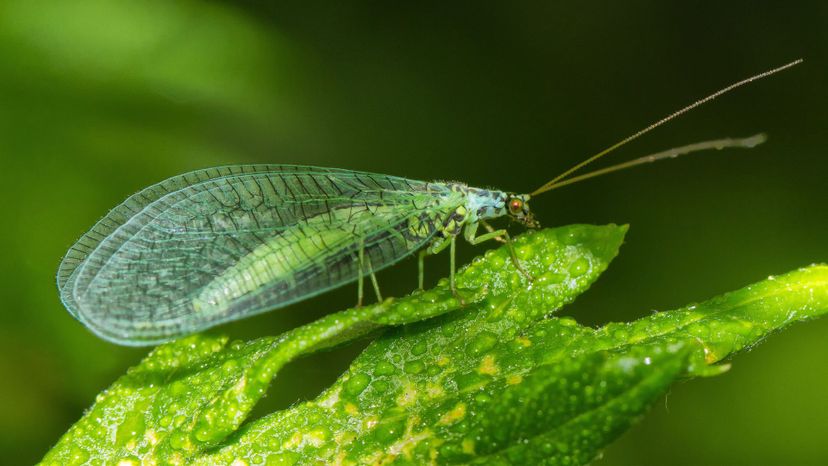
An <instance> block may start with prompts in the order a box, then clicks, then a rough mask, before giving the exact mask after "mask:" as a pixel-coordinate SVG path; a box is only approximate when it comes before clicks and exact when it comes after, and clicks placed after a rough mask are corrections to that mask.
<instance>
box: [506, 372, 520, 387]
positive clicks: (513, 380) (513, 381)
mask: <svg viewBox="0 0 828 466" xmlns="http://www.w3.org/2000/svg"><path fill="white" fill-rule="evenodd" d="M521 382H523V376H522V375H520V374H512V375H510V376H509V377H506V383H508V384H509V385H517V384H519V383H521Z"/></svg>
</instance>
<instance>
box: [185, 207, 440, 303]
mask: <svg viewBox="0 0 828 466" xmlns="http://www.w3.org/2000/svg"><path fill="white" fill-rule="evenodd" d="M396 215H398V209H397V208H396V207H395V206H381V205H380V206H365V207H364V208H361V209H352V208H347V209H338V210H332V211H331V212H329V213H323V214H320V215H317V216H315V217H312V218H310V219H308V220H307V221H303V222H299V223H297V224H296V225H294V226H291V227H290V228H287V229H285V230H283V231H281V232H279V233H278V234H277V235H275V236H272V237H271V238H269V239H267V240H266V241H265V242H263V243H262V244H261V245H260V246H258V247H257V248H255V249H254V250H252V251H251V252H250V253H249V254H247V255H246V256H244V257H242V258H241V259H240V260H239V261H238V262H237V263H236V264H235V265H233V266H231V267H229V268H228V269H226V270H225V271H224V272H223V273H221V274H220V275H219V276H217V277H216V278H215V279H214V280H213V281H212V282H210V283H209V284H208V285H207V286H206V287H204V288H203V289H202V290H201V292H200V293H199V295H198V296H197V297H195V298H194V299H193V303H192V304H193V308H194V309H195V310H196V311H204V310H210V311H216V310H223V309H225V308H226V307H227V306H228V305H229V304H231V303H233V302H234V301H235V300H237V299H239V298H243V297H249V296H251V295H254V294H256V293H257V291H259V290H261V289H263V288H265V287H266V288H268V290H269V292H274V291H276V289H278V288H283V289H290V288H293V289H295V288H298V287H300V286H302V281H303V278H304V277H305V276H306V275H307V271H308V270H327V271H328V272H329V273H330V274H334V273H335V271H336V270H337V266H338V264H339V263H340V262H351V263H353V262H354V261H356V260H357V257H358V254H359V249H360V248H365V250H366V251H367V257H368V259H369V260H371V257H372V255H375V254H372V252H373V251H374V250H375V248H376V247H377V246H378V245H379V244H380V243H382V242H383V241H384V242H385V243H387V244H390V245H392V250H391V251H389V252H390V253H391V254H394V255H398V256H400V257H404V256H405V255H407V254H408V253H409V252H411V251H413V250H416V249H417V248H418V246H419V245H420V244H422V242H423V241H425V240H427V239H428V238H430V237H431V236H433V235H434V234H435V232H436V230H438V229H440V228H441V227H442V226H443V223H444V218H445V216H444V215H441V214H440V213H439V212H437V213H435V212H428V213H417V214H413V215H412V216H411V217H409V218H408V219H406V220H404V221H402V222H396V223H395V222H394V221H392V220H390V219H393V218H395V216H396Z"/></svg>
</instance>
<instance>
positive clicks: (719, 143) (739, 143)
mask: <svg viewBox="0 0 828 466" xmlns="http://www.w3.org/2000/svg"><path fill="white" fill-rule="evenodd" d="M767 140H768V138H767V136H765V135H764V134H762V133H759V134H754V135H753V136H750V137H747V138H741V139H733V138H724V139H715V140H712V141H703V142H696V143H693V144H688V145H686V146H681V147H674V148H672V149H667V150H665V151H661V152H656V153H655V154H650V155H645V156H644V157H639V158H637V159H635V160H630V161H628V162H623V163H619V164H617V165H612V166H610V167H606V168H601V169H599V170H595V171H592V172H589V173H585V174H583V175H578V176H573V177H572V178H567V179H565V180H561V181H558V182H557V183H555V184H553V185H550V186H548V187H547V188H546V189H544V190H543V191H541V192H546V191H551V190H553V189H557V188H560V187H562V186H566V185H570V184H573V183H577V182H579V181H584V180H588V179H590V178H595V177H596V176H601V175H606V174H607V173H612V172H617V171H618V170H624V169H627V168H632V167H635V166H637V165H643V164H645V163H651V162H657V161H659V160H664V159H674V158H676V157H679V156H682V155H686V154H692V153H693V152H699V151H703V150H710V149H717V150H720V149H730V148H740V149H752V148H754V147H756V146H758V145H759V144H762V143H763V142H765V141H767Z"/></svg>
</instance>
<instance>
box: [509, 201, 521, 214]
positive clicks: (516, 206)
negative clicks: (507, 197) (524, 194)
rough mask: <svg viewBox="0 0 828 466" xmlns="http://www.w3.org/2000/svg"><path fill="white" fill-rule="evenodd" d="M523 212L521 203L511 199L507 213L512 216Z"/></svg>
mask: <svg viewBox="0 0 828 466" xmlns="http://www.w3.org/2000/svg"><path fill="white" fill-rule="evenodd" d="M521 210H523V201H521V200H520V199H512V200H511V201H509V212H511V213H513V214H517V213H520V211H521Z"/></svg>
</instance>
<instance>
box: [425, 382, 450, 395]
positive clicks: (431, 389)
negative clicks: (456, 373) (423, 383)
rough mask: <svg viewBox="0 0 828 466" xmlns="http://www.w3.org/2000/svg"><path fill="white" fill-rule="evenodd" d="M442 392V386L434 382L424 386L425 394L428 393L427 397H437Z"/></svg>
mask: <svg viewBox="0 0 828 466" xmlns="http://www.w3.org/2000/svg"><path fill="white" fill-rule="evenodd" d="M444 393H445V390H443V387H442V386H440V385H437V384H436V383H430V384H428V387H427V388H426V394H428V397H429V398H437V397H439V396H442V395H443V394H444Z"/></svg>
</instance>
